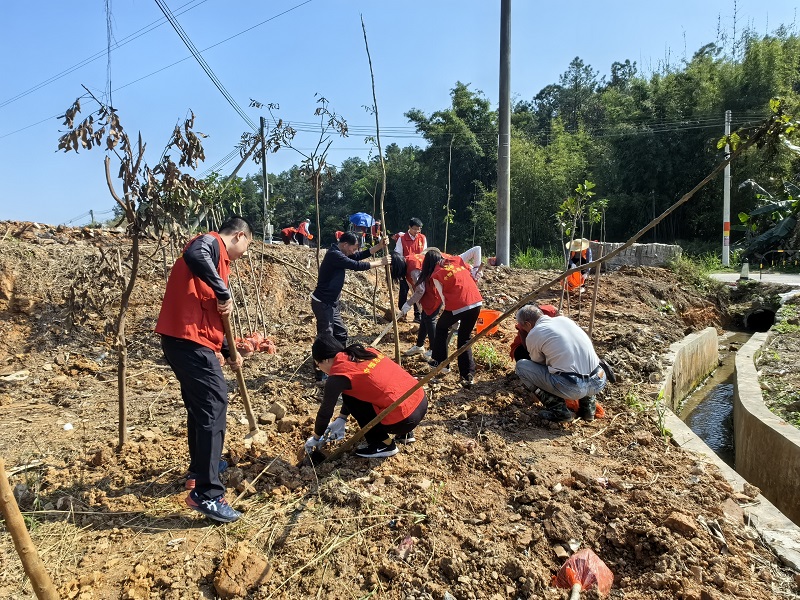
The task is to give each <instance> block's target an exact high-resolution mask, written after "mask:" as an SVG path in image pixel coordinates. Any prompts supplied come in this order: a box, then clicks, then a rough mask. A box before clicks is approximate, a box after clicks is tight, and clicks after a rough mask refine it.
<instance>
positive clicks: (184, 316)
mask: <svg viewBox="0 0 800 600" xmlns="http://www.w3.org/2000/svg"><path fill="white" fill-rule="evenodd" d="M201 235H204V234H201ZM209 235H213V236H214V237H215V238H217V241H218V242H219V264H218V265H217V272H218V273H219V276H220V277H221V278H222V281H224V282H225V285H228V275H229V273H230V264H231V261H230V258H228V251H227V249H226V248H225V242H223V241H222V238H221V237H220V236H219V234H218V233H216V232H215V231H211V232H209ZM198 237H200V236H199V235H198V236H195V237H194V238H192V239H191V240H190V241H189V243H188V244H186V246H185V247H184V249H183V250H184V252H185V251H186V248H188V247H189V245H190V244H191V243H192V242H193V241H194V240H196V239H197V238H198ZM156 333H160V334H163V335H169V336H171V337H176V338H180V339H184V340H191V341H192V342H196V343H198V344H200V345H201V346H206V347H207V348H211V349H212V350H214V351H216V352H219V351H220V349H221V348H222V340H223V339H224V337H225V331H224V329H223V328H222V317H221V316H220V314H219V312H218V311H217V297H216V296H215V295H214V290H212V289H211V288H210V287H209V286H208V284H206V283H205V282H204V281H202V280H201V279H200V278H199V277H196V276H195V275H193V274H192V272H191V271H190V270H189V267H188V266H186V261H184V260H183V255H181V256H179V257H178V260H176V261H175V265H174V266H173V267H172V272H171V273H170V274H169V279H168V280H167V290H166V292H165V293H164V300H163V301H162V302H161V312H160V313H159V315H158V323H156Z"/></svg>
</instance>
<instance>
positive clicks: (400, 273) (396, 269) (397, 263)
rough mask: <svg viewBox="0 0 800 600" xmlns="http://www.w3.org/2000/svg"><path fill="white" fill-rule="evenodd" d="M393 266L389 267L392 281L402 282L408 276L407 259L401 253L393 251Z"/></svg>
mask: <svg viewBox="0 0 800 600" xmlns="http://www.w3.org/2000/svg"><path fill="white" fill-rule="evenodd" d="M391 256H392V264H391V266H390V267H389V273H390V274H391V276H392V281H400V280H401V279H403V277H405V276H406V259H405V258H403V255H402V254H400V253H399V252H394V251H392V253H391Z"/></svg>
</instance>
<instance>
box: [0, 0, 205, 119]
mask: <svg viewBox="0 0 800 600" xmlns="http://www.w3.org/2000/svg"><path fill="white" fill-rule="evenodd" d="M207 1H208V0H191V2H187V3H186V4H184V5H183V6H181V7H180V8H178V9H177V11H178V14H179V15H182V14H183V13H185V12H188V11H190V10H192V9H193V8H197V7H198V6H200V5H201V4H203V3H205V2H207ZM190 4H194V6H189V5H190ZM186 7H188V8H186ZM184 9H185V10H184ZM166 22H167V20H166V19H158V20H156V21H153V22H152V23H150V24H149V25H145V26H144V27H142V28H141V29H139V30H137V31H134V32H133V33H131V34H129V35H127V36H125V37H124V38H122V39H121V40H120V41H119V42H117V43H116V44H114V45H113V47H112V48H111V50H116V49H118V48H122V46H125V45H126V44H129V43H130V42H132V41H133V40H135V39H138V38H140V37H142V36H143V35H145V34H147V33H150V32H151V31H153V30H154V29H157V28H158V27H161V25H163V24H164V23H166ZM107 52H108V48H104V49H103V50H100V51H99V52H96V53H95V54H92V55H91V56H89V57H87V58H84V59H83V60H82V61H80V62H78V63H76V64H74V65H72V66H71V67H69V68H67V69H64V70H63V71H61V72H60V73H56V74H55V75H53V76H52V77H49V78H48V79H45V80H44V81H42V82H40V83H37V84H36V85H35V86H33V87H32V88H29V89H27V90H24V91H22V92H20V93H18V94H17V95H16V96H13V97H11V98H9V99H7V100H4V101H3V102H0V108H3V107H5V106H8V105H9V104H11V103H12V102H16V101H17V100H19V99H20V98H24V97H25V96H28V95H29V94H32V93H33V92H36V91H38V90H40V89H42V88H43V87H45V86H47V85H50V84H51V83H53V82H55V81H58V80H59V79H62V78H63V77H66V76H67V75H69V74H70V73H73V72H74V71H77V70H78V69H80V68H81V67H85V66H86V65H88V64H90V63H92V62H94V61H96V60H98V59H99V58H102V57H103V56H105V55H106V54H107ZM19 131H22V130H19Z"/></svg>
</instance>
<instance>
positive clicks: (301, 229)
mask: <svg viewBox="0 0 800 600" xmlns="http://www.w3.org/2000/svg"><path fill="white" fill-rule="evenodd" d="M297 233H299V234H301V235H304V236H305V237H308V223H306V222H305V221H303V222H302V223H300V225H298V226H297Z"/></svg>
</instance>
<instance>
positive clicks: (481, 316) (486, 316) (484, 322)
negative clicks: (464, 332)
mask: <svg viewBox="0 0 800 600" xmlns="http://www.w3.org/2000/svg"><path fill="white" fill-rule="evenodd" d="M502 314H503V313H501V312H500V311H499V310H488V309H483V310H482V311H481V312H480V313H478V321H477V323H475V331H477V332H478V333H480V332H481V331H483V330H484V329H486V327H487V326H488V325H489V323H491V322H492V321H494V320H495V319H496V318H497V317H499V316H500V315H502ZM499 328H500V325H495V326H494V327H492V328H491V329H490V330H489V332H488V333H487V334H486V335H494V334H495V333H497V330H498V329H499Z"/></svg>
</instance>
